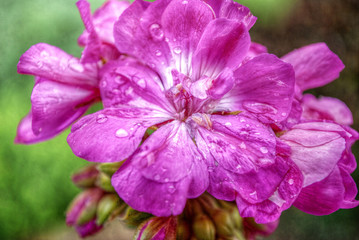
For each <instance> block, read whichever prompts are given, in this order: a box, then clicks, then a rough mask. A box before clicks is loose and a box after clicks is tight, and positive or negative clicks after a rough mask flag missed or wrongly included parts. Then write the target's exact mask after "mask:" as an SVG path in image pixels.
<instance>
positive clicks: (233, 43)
mask: <svg viewBox="0 0 359 240" xmlns="http://www.w3.org/2000/svg"><path fill="white" fill-rule="evenodd" d="M249 46H250V37H249V34H248V31H247V29H246V28H245V26H244V25H243V24H241V23H238V22H235V21H233V20H228V19H224V18H220V19H215V20H213V21H211V22H210V23H209V24H208V25H207V26H206V28H205V30H204V32H203V35H202V37H201V39H200V42H199V43H198V46H197V49H196V51H195V53H194V55H193V59H192V69H193V74H192V78H193V79H199V77H200V76H204V75H205V76H207V77H211V78H216V77H217V76H218V74H219V73H220V72H221V71H222V70H223V69H224V68H225V67H228V68H230V69H232V70H234V69H236V68H237V67H238V66H239V65H240V63H241V62H242V60H243V58H244V57H245V55H246V53H247V51H248V49H249Z"/></svg>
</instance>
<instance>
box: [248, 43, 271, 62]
mask: <svg viewBox="0 0 359 240" xmlns="http://www.w3.org/2000/svg"><path fill="white" fill-rule="evenodd" d="M262 53H268V51H267V48H266V47H265V46H263V45H261V44H259V43H255V42H251V46H250V47H249V50H248V52H247V55H246V57H245V59H244V60H243V64H244V63H246V62H248V61H249V60H251V59H252V58H254V57H256V56H258V55H260V54H262Z"/></svg>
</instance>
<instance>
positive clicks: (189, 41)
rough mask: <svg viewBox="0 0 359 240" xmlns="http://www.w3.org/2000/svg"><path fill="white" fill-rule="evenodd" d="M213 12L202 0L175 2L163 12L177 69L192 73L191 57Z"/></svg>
mask: <svg viewBox="0 0 359 240" xmlns="http://www.w3.org/2000/svg"><path fill="white" fill-rule="evenodd" d="M213 19H214V16H213V12H212V11H211V9H210V8H209V7H208V5H207V4H205V3H203V1H200V0H187V1H183V0H174V1H171V2H170V4H169V5H168V7H167V8H166V10H165V11H164V12H163V15H162V18H161V21H162V25H163V30H164V35H165V37H166V38H167V40H168V44H169V46H170V48H171V51H172V55H173V58H174V59H175V61H176V67H177V69H178V70H179V71H180V72H181V73H183V74H186V75H189V73H190V67H191V57H192V55H193V53H194V51H195V50H196V48H197V45H198V42H199V40H200V38H201V36H202V34H203V31H204V30H205V27H206V25H207V24H208V23H209V22H210V21H211V20H213Z"/></svg>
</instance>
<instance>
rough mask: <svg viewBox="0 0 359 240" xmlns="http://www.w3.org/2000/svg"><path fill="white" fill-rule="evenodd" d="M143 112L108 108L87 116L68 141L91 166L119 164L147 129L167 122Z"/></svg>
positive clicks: (129, 153)
mask: <svg viewBox="0 0 359 240" xmlns="http://www.w3.org/2000/svg"><path fill="white" fill-rule="evenodd" d="M155 115H156V113H155V112H154V111H151V110H147V109H140V108H127V109H126V108H123V109H119V108H116V109H115V108H107V109H104V110H101V111H99V112H97V113H94V114H91V115H87V116H85V117H83V118H82V119H80V120H79V121H78V122H77V123H76V124H74V125H73V126H72V129H71V133H70V135H69V136H68V138H67V142H68V144H69V145H70V147H71V149H72V151H73V152H74V153H75V155H77V156H78V157H81V158H84V159H86V160H88V161H92V162H116V161H122V160H124V159H125V158H127V157H129V156H130V155H131V154H132V153H133V152H134V151H135V150H136V148H137V147H138V145H139V144H140V142H141V140H142V137H143V135H144V133H145V132H146V130H147V128H148V127H150V126H152V125H154V124H156V123H159V122H163V121H166V120H167V118H166V117H161V116H159V117H156V116H155Z"/></svg>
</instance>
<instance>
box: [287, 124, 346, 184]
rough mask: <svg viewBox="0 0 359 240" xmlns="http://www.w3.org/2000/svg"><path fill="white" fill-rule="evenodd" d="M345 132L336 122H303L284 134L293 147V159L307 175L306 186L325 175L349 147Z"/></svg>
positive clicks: (305, 176) (305, 178)
mask: <svg viewBox="0 0 359 240" xmlns="http://www.w3.org/2000/svg"><path fill="white" fill-rule="evenodd" d="M345 134H347V133H346V131H345V130H344V129H343V128H341V127H340V126H339V125H336V124H334V123H324V122H316V123H310V122H309V123H301V124H297V125H295V126H294V127H293V128H292V129H291V130H290V131H288V132H286V133H285V134H284V135H282V136H281V140H283V141H284V142H285V143H287V144H288V145H289V146H290V147H291V149H292V154H291V158H292V159H293V161H294V162H295V163H296V164H297V166H298V167H299V169H300V170H301V171H302V173H303V175H304V183H303V187H306V186H309V185H311V184H313V183H316V182H319V181H321V180H323V179H324V178H326V177H327V176H328V175H329V174H330V173H331V172H332V171H333V169H334V168H335V166H336V165H337V163H338V161H339V160H340V159H341V156H342V154H343V151H344V150H345V148H346V140H345V138H344V137H343V135H345Z"/></svg>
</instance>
